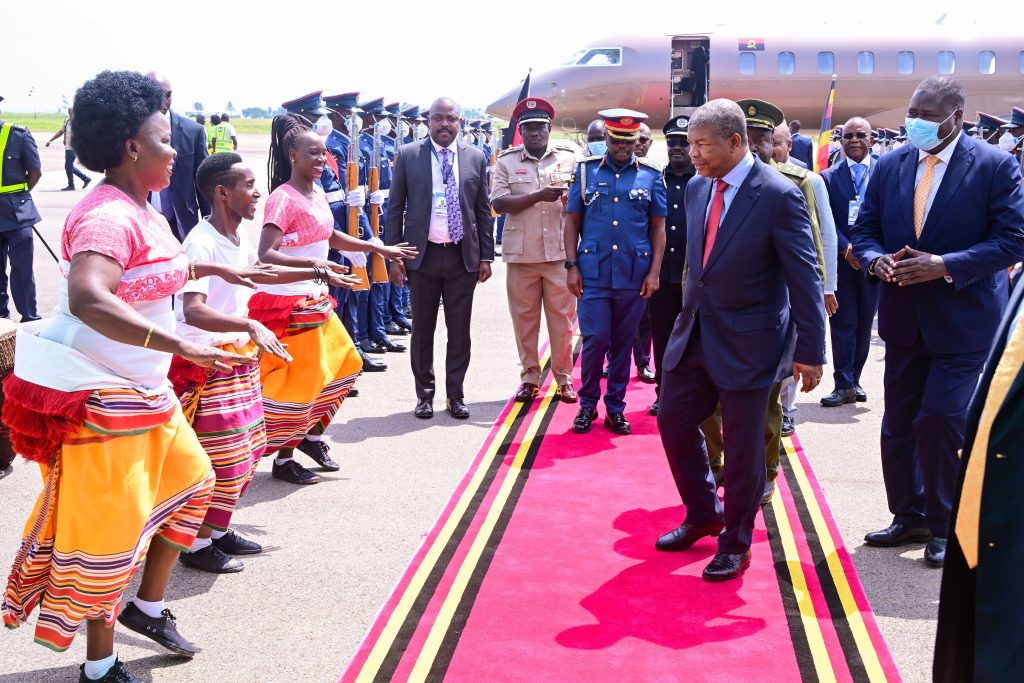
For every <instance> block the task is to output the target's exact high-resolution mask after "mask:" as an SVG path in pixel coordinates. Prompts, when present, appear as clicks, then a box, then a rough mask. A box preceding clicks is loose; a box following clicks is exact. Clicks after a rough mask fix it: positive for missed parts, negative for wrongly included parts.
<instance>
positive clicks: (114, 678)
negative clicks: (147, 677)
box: [78, 659, 142, 683]
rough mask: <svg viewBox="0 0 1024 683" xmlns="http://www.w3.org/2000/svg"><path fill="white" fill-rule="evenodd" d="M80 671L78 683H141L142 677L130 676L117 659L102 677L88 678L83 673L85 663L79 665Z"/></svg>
mask: <svg viewBox="0 0 1024 683" xmlns="http://www.w3.org/2000/svg"><path fill="white" fill-rule="evenodd" d="M79 669H80V670H81V673H79V674H78V683H142V679H141V678H139V677H138V676H132V674H131V673H130V672H129V671H128V669H126V668H124V664H122V663H121V660H120V659H118V660H116V661H115V662H114V666H112V667H110V670H109V671H108V672H107V673H105V674H103V678H89V677H88V676H86V675H85V664H83V665H82V666H81V667H79Z"/></svg>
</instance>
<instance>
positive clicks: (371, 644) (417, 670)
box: [342, 369, 899, 681]
mask: <svg viewBox="0 0 1024 683" xmlns="http://www.w3.org/2000/svg"><path fill="white" fill-rule="evenodd" d="M554 389H555V387H554V386H553V385H552V384H551V382H550V378H549V377H548V373H547V369H545V379H544V385H543V390H542V394H541V397H540V398H538V399H536V400H534V401H532V402H530V403H526V404H520V403H512V402H510V403H509V405H507V406H506V408H505V410H504V411H503V413H502V415H501V416H500V418H499V419H498V421H497V422H496V424H495V426H494V428H493V429H492V430H491V433H490V435H489V437H488V439H487V441H486V442H485V444H484V445H483V447H482V448H481V449H480V452H479V453H478V456H477V458H476V459H475V460H474V462H473V464H472V465H471V467H470V469H469V471H468V472H467V474H466V477H465V478H464V480H463V481H462V483H461V484H460V486H459V488H458V489H457V490H456V491H455V493H454V494H453V496H452V498H451V500H450V501H449V503H448V505H447V507H446V508H445V510H444V512H443V513H442V515H441V517H440V518H439V519H438V521H437V523H436V524H435V526H434V528H433V529H432V531H431V532H430V534H429V535H428V537H427V538H426V540H425V541H424V544H423V545H422V546H421V548H420V549H419V551H418V552H417V554H416V556H415V557H414V558H413V561H412V563H411V564H410V566H409V567H408V569H407V570H406V572H405V574H404V575H403V577H402V579H401V580H400V582H399V584H398V586H397V587H396V589H395V591H394V592H393V594H392V595H391V597H390V598H389V600H388V601H387V603H386V604H385V605H384V607H383V608H382V610H381V612H380V614H379V615H378V618H377V620H376V621H375V623H374V624H373V626H372V627H371V629H370V631H369V633H368V635H367V636H366V638H365V640H364V642H363V643H362V645H361V646H360V648H359V650H358V652H357V653H356V655H355V657H354V658H353V660H352V661H351V663H350V664H349V667H348V669H347V670H346V672H345V673H344V675H343V679H342V680H344V681H390V680H400V681H406V680H414V681H439V680H451V681H482V680H487V681H506V680H507V681H564V680H571V679H577V680H587V681H606V680H607V681H622V680H634V681H662V680H664V681H675V680H718V681H721V680H741V679H747V680H773V681H789V680H807V681H814V680H820V681H833V680H839V681H883V680H898V678H899V676H898V673H897V670H896V667H895V665H894V664H893V661H892V658H891V656H890V654H889V651H888V649H887V647H886V645H885V642H884V641H883V639H882V637H881V634H880V632H879V631H878V627H877V624H876V623H875V620H874V617H873V614H872V613H871V608H870V606H869V605H868V602H867V599H866V597H865V595H864V592H863V589H862V587H861V585H860V582H859V580H858V578H857V575H856V572H855V570H854V568H853V564H852V561H851V560H850V557H849V554H848V553H847V552H846V550H845V548H844V547H843V545H842V540H841V537H840V536H839V534H838V531H837V529H836V526H835V523H834V521H833V520H832V517H831V514H830V512H829V510H828V507H827V504H826V502H825V499H824V496H823V495H822V492H821V489H820V487H819V486H818V485H817V481H816V480H815V479H814V475H813V472H812V471H811V468H810V465H809V462H808V460H807V458H806V454H805V453H804V452H803V450H802V448H801V446H800V444H799V441H798V440H797V439H795V438H794V439H792V440H789V439H787V440H786V450H787V453H786V456H787V457H785V458H784V459H783V472H782V474H780V478H779V482H778V483H779V492H778V495H776V497H775V499H774V500H773V502H772V503H771V504H770V505H769V506H767V507H765V508H764V514H763V515H762V516H760V517H759V522H758V527H757V528H756V529H755V539H754V541H755V542H754V548H753V550H754V561H753V563H752V565H751V568H750V570H748V572H747V573H746V574H745V575H744V577H743V579H742V580H738V581H732V582H726V583H724V584H708V583H707V582H704V581H702V580H701V579H700V570H701V569H702V568H703V566H704V564H706V562H707V561H708V560H709V559H710V556H711V555H712V554H713V553H714V543H713V541H712V540H711V539H705V540H704V541H702V542H699V543H698V544H697V545H695V546H694V547H693V548H691V549H690V550H688V551H686V552H684V553H657V552H656V551H654V550H653V541H654V539H655V538H656V537H657V536H658V535H659V534H660V533H662V532H664V531H665V530H666V529H668V528H671V527H672V526H674V525H675V524H678V523H679V521H680V518H681V515H682V509H681V506H679V505H678V496H677V494H676V493H675V489H674V487H673V485H672V483H671V477H670V476H669V474H668V470H667V466H666V465H665V463H664V455H663V454H662V451H661V447H660V441H659V439H658V435H657V429H656V425H655V423H654V418H652V417H649V416H647V415H646V408H647V406H648V405H649V403H650V402H651V401H652V400H653V398H654V395H653V391H652V390H651V389H650V387H648V386H647V385H640V384H635V385H633V386H631V388H630V391H629V393H628V395H627V401H628V402H629V404H630V407H629V408H628V412H627V416H628V417H629V418H630V419H631V421H632V422H633V427H634V434H633V435H632V436H628V437H621V436H613V435H611V434H610V432H608V431H607V430H605V429H604V428H603V427H601V426H600V424H599V423H597V424H595V426H594V429H593V430H592V431H591V433H589V434H587V435H582V436H581V435H576V434H572V433H571V430H570V429H569V426H570V424H571V421H572V418H573V416H574V415H575V408H576V406H565V405H561V404H560V403H559V402H557V401H556V400H555V398H554ZM659 505H660V506H664V507H659Z"/></svg>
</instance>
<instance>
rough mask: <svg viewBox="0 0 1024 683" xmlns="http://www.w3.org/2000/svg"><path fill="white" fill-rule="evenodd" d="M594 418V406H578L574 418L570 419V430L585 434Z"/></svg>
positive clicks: (595, 413)
mask: <svg viewBox="0 0 1024 683" xmlns="http://www.w3.org/2000/svg"><path fill="white" fill-rule="evenodd" d="M596 419H597V409H596V408H580V411H579V412H578V413H576V419H574V420H573V421H572V431H574V432H575V433H577V434H586V433H587V432H589V431H590V425H591V424H593V422H594V420H596Z"/></svg>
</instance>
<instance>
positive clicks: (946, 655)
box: [934, 287, 1024, 683]
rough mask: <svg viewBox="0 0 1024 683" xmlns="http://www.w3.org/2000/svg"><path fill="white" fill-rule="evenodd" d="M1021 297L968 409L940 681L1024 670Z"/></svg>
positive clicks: (944, 603)
mask: <svg viewBox="0 0 1024 683" xmlns="http://www.w3.org/2000/svg"><path fill="white" fill-rule="evenodd" d="M1022 302H1024V288H1020V287H1018V288H1016V289H1015V291H1014V294H1013V298H1012V299H1011V300H1010V306H1009V308H1008V309H1007V311H1006V315H1005V316H1004V317H1003V320H1002V323H1000V325H999V331H998V333H997V334H996V339H995V343H994V344H993V347H992V350H991V352H990V353H989V355H988V360H987V362H986V363H985V374H984V375H982V377H981V382H980V384H979V385H978V390H977V392H976V393H975V394H974V399H973V400H972V401H971V405H970V408H969V409H968V411H967V432H966V437H965V439H964V447H963V456H962V458H961V460H960V477H959V479H960V482H959V485H958V487H957V491H958V493H957V499H956V501H955V502H954V504H953V519H952V522H951V524H950V531H951V532H952V533H951V534H950V536H949V545H948V553H947V557H946V563H945V567H944V568H943V570H942V593H941V598H940V600H939V624H938V636H937V639H936V642H935V667H934V679H935V680H936V681H940V682H942V683H947V682H948V683H959V682H960V681H1010V680H1017V679H1018V678H1019V677H1020V672H1021V671H1024V648H1022V647H1021V634H1022V633H1024V592H1022V591H1021V590H1020V577H1021V565H1024V543H1022V542H1021V539H1022V538H1024V516H1022V515H1021V514H1020V504H1019V502H1018V500H1019V498H1020V491H1021V489H1022V488H1024V394H1022V393H1021V389H1022V387H1024V380H1022V373H1021V365H1022V364H1024V325H1021V322H1022V320H1021V314H1022V313H1024V308H1022V306H1021V303H1022ZM982 493H984V496H982Z"/></svg>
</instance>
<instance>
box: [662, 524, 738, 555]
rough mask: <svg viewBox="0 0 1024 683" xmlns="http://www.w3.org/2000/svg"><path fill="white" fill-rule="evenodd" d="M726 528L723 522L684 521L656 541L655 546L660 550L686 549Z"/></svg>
mask: <svg viewBox="0 0 1024 683" xmlns="http://www.w3.org/2000/svg"><path fill="white" fill-rule="evenodd" d="M724 528H725V525H724V524H722V523H721V522H708V523H707V524H691V523H690V522H683V523H682V524H680V525H679V526H677V527H676V528H675V529H673V530H672V531H670V532H668V533H667V534H664V535H663V536H661V538H659V539H658V540H657V541H655V542H654V547H655V548H657V549H658V550H670V551H674V550H686V549H687V548H689V547H690V546H691V545H693V544H694V543H696V542H697V541H699V540H700V539H702V538H704V537H705V536H717V535H718V534H720V533H722V529H724Z"/></svg>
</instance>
